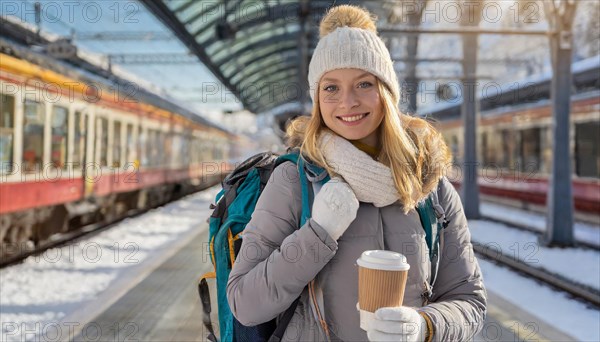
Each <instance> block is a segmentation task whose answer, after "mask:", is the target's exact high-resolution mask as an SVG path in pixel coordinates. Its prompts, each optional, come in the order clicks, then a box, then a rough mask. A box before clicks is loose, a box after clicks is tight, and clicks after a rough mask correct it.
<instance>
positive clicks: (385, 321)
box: [367, 306, 427, 342]
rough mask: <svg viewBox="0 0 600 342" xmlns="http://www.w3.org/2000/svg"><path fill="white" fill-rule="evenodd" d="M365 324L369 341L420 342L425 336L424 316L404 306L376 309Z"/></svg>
mask: <svg viewBox="0 0 600 342" xmlns="http://www.w3.org/2000/svg"><path fill="white" fill-rule="evenodd" d="M367 326H368V330H367V337H368V338H369V341H402V342H422V341H424V340H425V337H426V336H427V322H425V318H423V316H421V315H420V314H419V313H418V312H417V310H415V309H413V308H409V307H406V306H400V307H393V308H391V307H390V308H380V309H378V310H377V311H375V315H374V318H373V320H372V321H370V322H369V323H368V325H367Z"/></svg>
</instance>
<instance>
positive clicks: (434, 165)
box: [286, 79, 451, 213]
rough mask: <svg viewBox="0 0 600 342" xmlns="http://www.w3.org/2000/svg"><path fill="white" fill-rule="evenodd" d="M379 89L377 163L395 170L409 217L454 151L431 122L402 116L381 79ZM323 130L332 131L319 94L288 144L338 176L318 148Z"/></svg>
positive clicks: (288, 131)
mask: <svg viewBox="0 0 600 342" xmlns="http://www.w3.org/2000/svg"><path fill="white" fill-rule="evenodd" d="M377 86H378V90H379V94H380V97H381V100H382V111H383V121H382V123H381V125H380V126H379V127H378V128H377V129H378V130H379V137H380V146H381V150H380V152H379V155H378V158H377V159H378V160H379V162H381V163H382V164H384V165H387V166H388V167H389V168H390V169H391V171H392V176H393V178H394V183H395V185H396V189H397V191H398V194H399V195H400V202H401V203H402V208H403V210H404V212H405V213H407V212H408V211H410V210H411V209H413V208H414V207H415V206H416V205H417V203H418V202H419V201H421V200H423V199H424V198H426V197H427V195H428V194H429V193H430V192H431V191H433V190H434V189H435V187H436V186H437V184H438V182H439V179H440V178H441V177H442V176H444V175H445V171H446V168H447V166H448V165H449V163H450V161H451V155H450V150H449V149H448V147H447V146H446V143H445V142H444V140H443V138H442V135H441V134H440V133H439V132H437V131H436V130H435V128H434V127H433V126H432V125H431V124H430V123H429V122H427V121H425V120H423V119H420V118H416V117H411V116H408V115H404V114H402V113H400V111H399V109H398V108H397V107H396V106H395V104H394V101H393V100H392V95H391V93H390V91H389V90H388V89H387V88H386V87H385V85H384V84H383V82H381V81H379V79H378V80H377ZM323 130H328V131H330V130H329V128H327V126H325V122H324V121H323V118H322V116H321V111H320V108H319V99H318V92H316V94H315V103H314V104H313V109H312V115H311V116H310V117H307V116H301V117H298V118H296V119H295V120H294V121H292V122H291V123H290V124H289V125H288V127H287V129H286V141H287V144H288V146H289V147H299V148H300V153H301V154H302V155H303V156H305V157H307V158H308V159H309V160H310V161H311V162H312V163H314V164H316V165H318V166H320V167H323V168H325V169H326V170H327V172H328V173H329V174H330V175H334V174H335V173H334V171H333V168H332V167H331V166H330V165H328V164H327V162H326V161H325V158H324V157H323V154H322V153H321V151H320V149H319V146H318V141H319V136H320V134H321V133H322V132H323Z"/></svg>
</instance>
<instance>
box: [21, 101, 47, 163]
mask: <svg viewBox="0 0 600 342" xmlns="http://www.w3.org/2000/svg"><path fill="white" fill-rule="evenodd" d="M23 109H24V118H23V166H22V170H23V172H35V171H36V170H37V171H41V166H42V162H43V161H44V122H45V121H46V112H45V110H44V105H42V104H41V103H39V102H35V101H31V100H25V105H24V108H23Z"/></svg>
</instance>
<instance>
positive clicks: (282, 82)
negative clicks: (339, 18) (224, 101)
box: [142, 0, 385, 114]
mask: <svg viewBox="0 0 600 342" xmlns="http://www.w3.org/2000/svg"><path fill="white" fill-rule="evenodd" d="M142 2H143V3H144V5H145V6H146V7H147V8H148V9H149V10H150V11H151V12H152V13H153V14H154V15H155V16H156V17H157V18H159V19H160V20H161V21H162V22H163V23H164V24H165V25H166V26H167V27H168V28H169V29H171V30H172V31H173V32H174V34H175V35H176V36H177V37H178V38H179V39H180V40H181V41H182V42H183V43H184V44H185V45H186V46H187V47H188V49H189V50H190V51H191V52H192V53H194V54H195V55H196V56H198V58H199V59H200V60H201V62H202V63H204V65H205V66H206V67H207V68H208V69H209V70H210V71H211V72H212V73H213V74H214V75H215V76H216V77H217V78H218V79H219V81H220V82H221V83H222V84H223V85H224V86H225V87H227V88H228V89H229V91H231V92H232V93H233V94H234V95H235V96H237V97H238V99H240V101H241V102H242V104H243V106H244V108H245V109H247V110H249V111H251V112H253V113H256V114H261V113H265V112H268V111H271V110H274V109H276V108H278V107H280V106H283V105H286V104H289V103H291V102H296V103H300V104H302V105H305V104H306V103H307V102H310V98H309V96H308V93H307V92H306V90H307V88H308V83H307V80H306V79H307V74H308V63H309V61H310V56H312V53H313V51H314V48H315V46H316V44H317V42H318V39H319V33H318V25H319V22H320V20H321V17H322V16H323V14H324V13H325V12H326V11H327V9H328V8H330V7H331V6H332V5H339V4H342V3H352V4H358V5H362V6H363V7H366V8H368V9H369V10H371V11H373V12H374V13H377V12H379V13H381V4H382V3H385V1H365V2H364V3H363V2H360V1H352V2H347V1H346V2H344V1H308V0H301V1H285V0H281V1H276V0H266V1H245V0H221V1H197V0H142ZM374 7H375V8H374ZM207 89H208V88H207Z"/></svg>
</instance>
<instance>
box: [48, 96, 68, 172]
mask: <svg viewBox="0 0 600 342" xmlns="http://www.w3.org/2000/svg"><path fill="white" fill-rule="evenodd" d="M68 118H69V110H68V109H67V108H65V107H60V106H53V107H52V148H51V153H50V162H51V163H52V165H53V166H54V167H56V168H58V169H64V168H66V163H67V132H68V126H67V123H68V120H67V119H68Z"/></svg>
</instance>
